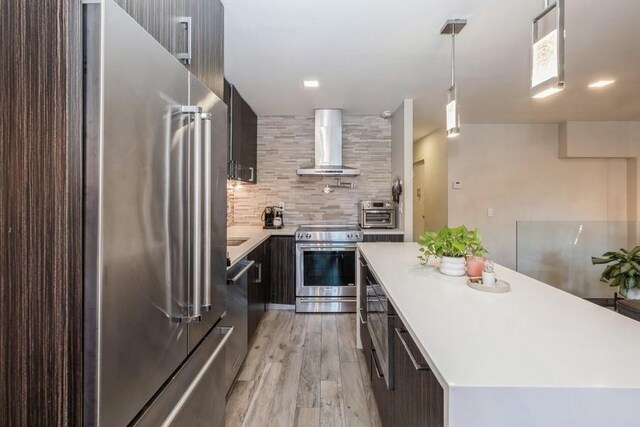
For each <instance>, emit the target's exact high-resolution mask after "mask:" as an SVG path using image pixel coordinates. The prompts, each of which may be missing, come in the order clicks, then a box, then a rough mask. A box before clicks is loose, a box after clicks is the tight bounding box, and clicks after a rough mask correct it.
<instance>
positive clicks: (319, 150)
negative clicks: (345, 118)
mask: <svg viewBox="0 0 640 427" xmlns="http://www.w3.org/2000/svg"><path fill="white" fill-rule="evenodd" d="M315 115H316V132H315V133H316V138H315V140H316V142H315V144H316V150H315V151H316V152H315V157H316V159H315V160H316V162H315V164H314V165H312V166H308V167H304V168H300V169H298V170H297V171H296V173H297V174H298V175H319V176H356V175H360V170H359V169H355V168H350V167H348V166H344V165H343V164H342V110H337V109H322V110H316V111H315Z"/></svg>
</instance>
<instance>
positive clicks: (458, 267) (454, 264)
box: [440, 256, 466, 276]
mask: <svg viewBox="0 0 640 427" xmlns="http://www.w3.org/2000/svg"><path fill="white" fill-rule="evenodd" d="M440 273H442V274H446V275H447V276H464V275H465V274H466V269H465V260H464V258H451V257H448V256H443V257H442V260H441V261H440Z"/></svg>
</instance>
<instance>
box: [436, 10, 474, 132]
mask: <svg viewBox="0 0 640 427" xmlns="http://www.w3.org/2000/svg"><path fill="white" fill-rule="evenodd" d="M465 25H467V20H466V19H449V20H448V21H447V22H446V23H445V24H444V27H442V29H441V30H440V34H443V35H447V36H448V35H451V87H449V90H447V109H446V113H447V137H448V138H455V137H456V136H458V135H460V109H459V105H458V87H457V85H456V34H459V33H460V31H462V29H463V28H464V27H465Z"/></svg>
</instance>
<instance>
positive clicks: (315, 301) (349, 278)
mask: <svg viewBox="0 0 640 427" xmlns="http://www.w3.org/2000/svg"><path fill="white" fill-rule="evenodd" d="M362 239H363V233H362V230H361V229H360V227H358V226H357V225H326V224H323V225H301V226H300V227H298V230H297V231H296V311H297V312H301V313H355V311H356V286H355V284H356V262H357V261H356V258H357V257H356V245H357V243H358V242H361V241H362Z"/></svg>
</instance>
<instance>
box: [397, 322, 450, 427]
mask: <svg viewBox="0 0 640 427" xmlns="http://www.w3.org/2000/svg"><path fill="white" fill-rule="evenodd" d="M394 323H395V326H394V330H393V347H394V363H393V369H394V372H395V377H394V378H395V383H394V385H395V387H394V391H393V392H394V399H395V400H396V402H397V405H396V406H397V407H398V408H399V410H398V411H397V412H396V413H395V417H394V420H393V423H394V424H393V425H402V426H406V427H413V426H415V427H418V426H420V427H422V426H427V427H441V426H443V425H444V407H443V406H444V390H443V389H442V386H440V383H439V382H438V379H437V378H436V376H435V375H434V374H433V372H432V371H431V368H430V366H429V364H428V363H427V361H426V360H425V359H424V358H423V357H422V354H421V353H420V350H419V349H418V347H417V346H416V345H415V343H414V341H413V339H412V338H411V336H410V335H409V332H408V331H407V330H406V328H405V327H404V325H403V324H402V321H401V320H400V318H399V317H396V318H395V319H394Z"/></svg>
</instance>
